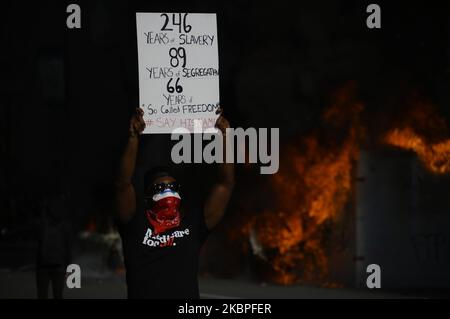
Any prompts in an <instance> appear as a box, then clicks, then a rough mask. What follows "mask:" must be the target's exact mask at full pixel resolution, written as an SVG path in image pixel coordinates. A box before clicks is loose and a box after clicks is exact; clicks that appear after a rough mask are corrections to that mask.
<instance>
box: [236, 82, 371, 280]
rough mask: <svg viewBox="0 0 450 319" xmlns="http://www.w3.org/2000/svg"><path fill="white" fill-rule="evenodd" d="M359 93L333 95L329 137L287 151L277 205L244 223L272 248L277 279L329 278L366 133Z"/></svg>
mask: <svg viewBox="0 0 450 319" xmlns="http://www.w3.org/2000/svg"><path fill="white" fill-rule="evenodd" d="M353 91H354V86H353V85H350V86H347V87H345V88H343V89H341V90H339V91H338V92H336V93H335V95H334V96H333V101H334V104H333V105H332V106H331V107H330V108H328V109H327V111H326V112H325V114H324V116H323V122H324V124H325V125H326V126H327V128H328V129H329V132H327V133H328V135H327V136H323V138H322V139H320V138H319V137H318V135H319V134H315V135H312V136H309V137H307V138H305V139H303V140H302V141H300V143H298V144H299V145H296V146H290V147H288V148H287V149H286V150H285V154H283V156H281V158H282V159H283V161H282V163H281V165H280V171H279V172H278V173H277V174H276V175H274V176H273V177H272V178H271V185H272V187H273V190H274V192H275V197H276V199H275V201H276V204H275V206H276V208H275V209H268V210H266V211H264V212H262V213H261V214H258V217H253V218H252V219H251V220H250V221H249V222H248V224H247V226H246V227H244V229H245V233H246V235H248V234H249V232H250V231H254V232H255V234H256V237H257V240H258V242H259V245H260V246H261V247H262V249H263V250H264V251H265V252H267V255H268V256H267V261H268V264H269V265H270V267H271V278H269V279H271V280H272V281H274V282H277V283H280V284H291V283H294V282H308V283H312V282H319V281H320V282H325V281H326V279H327V274H328V263H329V261H328V246H327V243H328V237H329V233H330V227H329V226H330V224H333V223H334V221H335V218H336V217H337V216H338V215H339V214H340V213H341V212H342V211H343V208H344V206H345V204H346V203H347V202H348V199H349V195H350V193H351V189H352V171H353V163H354V161H355V160H356V158H357V155H358V140H359V137H360V136H361V132H362V131H361V126H360V125H359V114H360V112H361V111H362V109H363V108H362V105H361V104H360V103H358V102H357V101H355V100H354V98H353ZM338 131H339V134H341V139H340V140H339V139H338V138H337V136H338V135H339V134H337V132H338ZM343 132H345V133H344V134H343V135H342V133H343ZM330 137H334V138H331V139H330ZM323 141H326V143H324V142H323ZM330 141H332V142H330ZM254 216H255V215H254Z"/></svg>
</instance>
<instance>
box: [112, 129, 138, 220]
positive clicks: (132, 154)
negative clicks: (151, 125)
mask: <svg viewBox="0 0 450 319" xmlns="http://www.w3.org/2000/svg"><path fill="white" fill-rule="evenodd" d="M138 144H139V140H138V137H137V136H130V137H129V138H128V141H127V145H126V147H125V150H124V152H123V154H122V157H121V159H120V166H119V172H118V175H117V178H116V181H115V184H116V209H117V214H118V217H119V219H120V220H121V221H123V222H126V221H128V220H129V219H130V218H131V217H132V216H133V214H134V212H135V211H136V194H135V190H134V187H133V185H132V183H131V180H132V178H133V175H134V170H135V167H136V158H137V152H138Z"/></svg>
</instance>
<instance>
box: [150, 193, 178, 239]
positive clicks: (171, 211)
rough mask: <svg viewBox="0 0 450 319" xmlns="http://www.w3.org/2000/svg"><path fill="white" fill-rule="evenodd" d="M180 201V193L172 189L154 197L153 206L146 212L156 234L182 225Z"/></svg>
mask: <svg viewBox="0 0 450 319" xmlns="http://www.w3.org/2000/svg"><path fill="white" fill-rule="evenodd" d="M180 201H181V197H180V195H179V194H178V193H177V192H174V191H172V190H170V189H166V190H164V191H163V192H161V193H158V194H155V195H154V196H153V197H152V206H151V208H150V209H147V211H146V213H147V219H148V221H149V223H150V224H151V225H152V226H153V232H154V234H155V235H157V234H160V233H163V232H165V231H166V230H168V229H171V228H174V227H177V226H179V225H180V210H179V208H180Z"/></svg>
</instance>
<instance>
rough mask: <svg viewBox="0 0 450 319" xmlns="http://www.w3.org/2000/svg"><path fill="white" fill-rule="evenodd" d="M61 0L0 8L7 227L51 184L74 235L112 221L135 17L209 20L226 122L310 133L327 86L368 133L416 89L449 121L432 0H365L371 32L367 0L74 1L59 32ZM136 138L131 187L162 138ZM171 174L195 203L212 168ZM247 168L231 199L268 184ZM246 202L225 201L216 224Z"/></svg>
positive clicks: (444, 23)
mask: <svg viewBox="0 0 450 319" xmlns="http://www.w3.org/2000/svg"><path fill="white" fill-rule="evenodd" d="M69 3H71V2H69V1H59V2H56V1H55V2H42V1H35V2H31V3H26V4H25V3H23V2H20V1H3V2H2V5H1V7H2V18H1V19H0V24H1V43H2V50H1V52H0V59H1V60H0V63H1V73H0V74H1V75H0V76H1V78H2V83H3V84H2V85H1V87H0V103H1V110H0V112H1V114H0V130H1V133H0V138H1V150H0V151H1V155H0V193H1V197H2V199H1V215H0V223H1V224H2V225H8V227H12V226H11V225H18V224H20V223H23V222H25V221H26V220H27V219H29V218H32V216H33V205H34V204H33V203H34V202H35V201H36V199H38V198H40V197H41V196H43V195H44V194H46V193H48V192H52V191H54V190H59V189H65V190H69V191H70V194H71V206H72V210H73V211H72V215H71V216H72V219H73V222H74V223H75V225H76V227H75V229H84V228H85V227H86V225H87V224H88V223H89V221H91V220H93V219H94V220H97V222H98V223H99V224H100V226H99V227H101V223H102V222H104V220H105V218H106V216H108V214H110V213H111V207H110V200H111V194H112V183H113V179H114V176H115V173H116V169H117V163H118V158H119V155H120V152H121V151H122V149H123V147H124V142H125V138H126V134H127V126H128V118H129V115H130V114H131V112H132V111H133V109H134V108H135V107H136V106H137V105H138V75H137V47H136V31H135V12H139V11H142V12H165V11H166V12H199V13H203V12H204V13H206V12H216V13H217V19H218V37H219V57H220V72H221V76H220V92H221V93H220V94H221V104H222V106H223V107H224V109H225V116H226V117H227V118H228V119H229V120H230V122H231V125H232V126H233V127H256V128H258V127H268V128H270V127H279V128H280V142H281V143H282V145H283V144H288V143H289V142H290V141H291V140H293V139H296V138H298V137H301V136H304V135H306V134H308V133H309V132H311V131H312V130H314V129H316V128H317V127H318V126H320V125H322V124H321V122H320V116H321V114H322V112H323V110H324V109H325V107H326V106H327V105H328V104H329V97H330V95H329V94H330V92H331V91H332V90H334V89H336V88H338V87H340V86H342V85H345V84H346V83H349V82H350V83H353V84H354V85H355V88H356V89H355V90H356V94H357V96H358V98H359V99H360V100H361V101H363V103H364V107H365V108H364V113H363V120H364V124H365V126H366V127H367V128H368V130H369V133H370V132H377V131H378V130H380V129H381V127H382V126H383V125H385V124H386V122H389V121H390V120H391V119H394V118H396V117H398V116H399V115H401V114H402V112H404V111H405V109H404V108H405V104H404V103H402V102H403V101H405V100H406V99H408V98H409V97H411V96H415V95H418V96H421V97H423V98H426V99H427V100H430V101H432V103H433V104H434V105H436V106H437V108H438V111H439V114H441V116H443V117H444V118H448V117H449V116H450V107H449V98H450V94H449V92H450V91H449V89H448V87H449V84H450V77H449V71H450V52H449V35H450V20H449V19H448V10H447V5H446V4H444V3H443V2H441V1H435V2H430V1H414V2H411V1H408V2H407V3H405V2H400V1H377V2H376V3H377V4H379V5H380V6H381V12H382V28H381V29H380V30H377V29H368V28H367V27H366V17H367V16H368V14H367V13H366V7H367V5H368V4H369V3H371V2H368V1H354V0H347V1H295V2H287V1H272V2H262V1H248V0H240V1H216V2H215V1H200V0H199V1H192V2H187V1H170V2H168V1H167V2H156V1H100V0H96V1H77V2H76V3H77V4H79V5H80V7H81V26H82V27H81V29H71V30H70V29H68V28H67V27H66V18H67V15H68V14H67V13H66V7H67V5H68V4H69ZM372 135H376V133H374V134H368V138H367V139H366V140H365V142H364V143H366V144H367V145H370V143H371V141H370V139H371V136H372ZM141 144H142V145H141V154H140V158H139V163H138V171H137V173H138V174H137V176H138V177H137V178H138V180H139V178H140V177H139V176H140V174H142V172H143V171H145V170H146V169H147V168H149V167H151V166H153V165H157V164H165V163H168V162H169V160H170V158H169V156H170V147H171V142H170V140H169V137H168V136H156V135H152V136H143V137H142V142H141ZM177 170H178V173H179V174H180V176H181V177H180V178H181V179H182V183H183V185H184V188H185V189H190V190H192V194H191V195H192V196H193V197H195V198H196V199H201V198H203V197H204V196H205V194H206V192H207V190H208V189H209V186H210V185H211V183H212V182H213V181H214V174H211V173H213V172H214V166H212V167H209V166H206V165H194V164H191V165H183V166H180V167H178V168H177ZM254 172H255V171H252V174H254ZM252 174H249V173H248V172H245V171H244V168H243V167H242V166H239V165H238V167H237V183H238V186H237V187H238V190H239V191H238V192H237V193H238V194H239V193H240V192H241V191H244V190H245V189H244V188H246V187H253V185H252V184H254V183H255V181H256V180H257V181H258V183H265V182H266V181H267V179H266V178H268V177H261V176H258V177H255V176H254V175H252ZM252 176H253V177H252ZM193 177H195V178H193ZM252 178H254V179H253V180H254V182H252ZM241 181H242V184H241V186H239V183H240V182H241ZM242 185H244V186H242ZM239 187H241V188H239ZM254 200H256V198H245V197H242V196H239V195H237V196H235V197H234V198H233V200H232V203H231V209H230V212H229V215H228V216H227V218H233V217H234V218H236V216H239V213H240V212H239V210H238V209H237V208H236V207H238V206H239V204H240V202H242V201H254ZM17 203H20V204H17Z"/></svg>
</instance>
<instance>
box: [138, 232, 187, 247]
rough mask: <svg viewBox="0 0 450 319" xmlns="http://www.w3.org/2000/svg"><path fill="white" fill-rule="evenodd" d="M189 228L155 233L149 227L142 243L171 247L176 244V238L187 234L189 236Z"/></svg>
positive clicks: (151, 245)
mask: <svg viewBox="0 0 450 319" xmlns="http://www.w3.org/2000/svg"><path fill="white" fill-rule="evenodd" d="M189 234H190V231H189V228H185V229H183V230H174V231H173V232H171V233H169V234H164V235H162V234H155V233H153V231H152V229H151V228H150V227H149V228H147V231H146V233H145V237H144V240H143V241H142V243H143V244H144V245H147V246H150V247H169V246H176V245H177V243H176V240H177V239H179V238H182V237H185V236H189Z"/></svg>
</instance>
